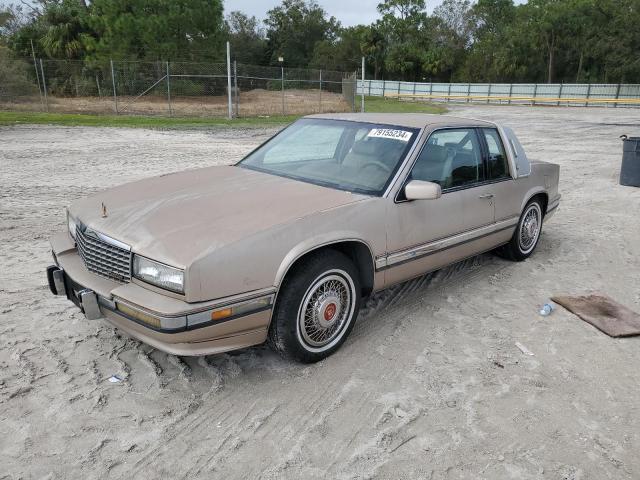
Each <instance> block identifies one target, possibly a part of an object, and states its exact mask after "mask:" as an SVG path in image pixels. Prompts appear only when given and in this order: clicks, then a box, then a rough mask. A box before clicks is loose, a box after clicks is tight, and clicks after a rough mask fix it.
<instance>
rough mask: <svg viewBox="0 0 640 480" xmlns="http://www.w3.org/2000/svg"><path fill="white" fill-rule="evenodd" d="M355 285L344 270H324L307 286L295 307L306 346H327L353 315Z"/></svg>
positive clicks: (335, 338)
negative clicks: (298, 304)
mask: <svg viewBox="0 0 640 480" xmlns="http://www.w3.org/2000/svg"><path fill="white" fill-rule="evenodd" d="M354 295H355V291H354V285H353V281H352V280H351V278H350V277H349V276H348V275H347V273H346V272H343V271H332V272H326V273H325V274H323V275H321V276H320V277H319V278H317V279H316V280H315V281H314V282H313V283H312V284H311V286H310V287H309V288H308V289H307V292H306V293H305V295H304V297H303V299H302V302H301V304H300V309H299V311H298V320H297V328H298V333H299V335H300V337H301V339H302V341H303V342H304V343H305V344H306V345H307V348H310V349H312V350H315V351H318V350H323V349H325V348H330V347H331V346H332V345H333V344H334V343H335V342H336V341H337V340H338V339H339V338H340V337H341V335H342V333H343V332H344V329H345V326H346V325H347V324H348V323H349V321H350V319H351V317H352V316H353V310H354Z"/></svg>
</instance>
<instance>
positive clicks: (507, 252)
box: [497, 198, 544, 262]
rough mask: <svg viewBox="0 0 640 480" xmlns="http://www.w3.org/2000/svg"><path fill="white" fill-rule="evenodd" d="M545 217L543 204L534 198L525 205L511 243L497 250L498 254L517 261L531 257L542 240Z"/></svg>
mask: <svg viewBox="0 0 640 480" xmlns="http://www.w3.org/2000/svg"><path fill="white" fill-rule="evenodd" d="M543 219H544V215H543V213H542V204H541V202H540V200H538V199H537V198H534V199H533V200H531V201H529V203H527V205H526V206H525V207H524V210H523V212H522V215H520V220H519V221H518V227H517V228H516V231H515V232H514V233H513V236H512V237H511V240H510V241H509V243H507V244H506V245H503V246H502V247H500V248H499V249H498V250H497V253H498V255H500V256H501V257H503V258H506V259H508V260H513V261H516V262H521V261H523V260H525V259H527V258H529V257H530V256H531V254H532V253H533V251H534V250H535V248H536V246H537V245H538V241H539V240H540V235H541V233H542V220H543Z"/></svg>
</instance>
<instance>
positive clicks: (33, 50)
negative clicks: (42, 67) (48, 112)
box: [31, 40, 44, 108]
mask: <svg viewBox="0 0 640 480" xmlns="http://www.w3.org/2000/svg"><path fill="white" fill-rule="evenodd" d="M31 55H32V56H33V68H35V70H36V82H38V95H40V106H41V107H42V108H44V102H43V100H42V89H41V88H40V74H39V73H38V63H37V62H36V50H35V49H34V48H33V40H31Z"/></svg>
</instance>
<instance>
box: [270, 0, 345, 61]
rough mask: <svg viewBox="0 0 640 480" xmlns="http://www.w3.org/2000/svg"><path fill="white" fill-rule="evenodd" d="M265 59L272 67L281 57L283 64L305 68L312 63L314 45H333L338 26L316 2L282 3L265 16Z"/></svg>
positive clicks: (293, 1) (290, 0)
mask: <svg viewBox="0 0 640 480" xmlns="http://www.w3.org/2000/svg"><path fill="white" fill-rule="evenodd" d="M264 23H265V24H266V26H267V38H268V40H267V55H268V57H269V60H270V62H271V64H272V65H277V64H278V58H279V57H284V61H285V64H287V65H292V66H300V67H304V66H307V65H309V63H310V62H311V60H312V59H313V52H314V49H315V47H316V43H318V42H322V41H325V40H328V41H330V42H332V41H334V40H335V39H336V37H337V35H338V32H339V28H340V24H339V22H338V21H337V20H336V19H335V18H334V17H327V13H326V12H325V11H324V10H323V9H322V8H321V7H320V6H318V4H317V3H315V1H313V0H310V1H305V0H283V2H282V5H280V6H278V7H275V8H273V9H271V10H269V11H268V12H267V18H266V20H265V21H264Z"/></svg>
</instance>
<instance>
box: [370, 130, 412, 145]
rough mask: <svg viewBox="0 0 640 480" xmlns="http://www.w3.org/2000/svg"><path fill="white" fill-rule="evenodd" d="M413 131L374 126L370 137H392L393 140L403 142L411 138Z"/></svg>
mask: <svg viewBox="0 0 640 480" xmlns="http://www.w3.org/2000/svg"><path fill="white" fill-rule="evenodd" d="M411 135H412V133H411V132H407V131H406V130H395V129H393V128H374V129H372V130H371V131H370V132H369V134H368V135H367V136H368V137H371V138H390V139H392V140H400V141H403V142H408V141H409V139H411Z"/></svg>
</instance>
